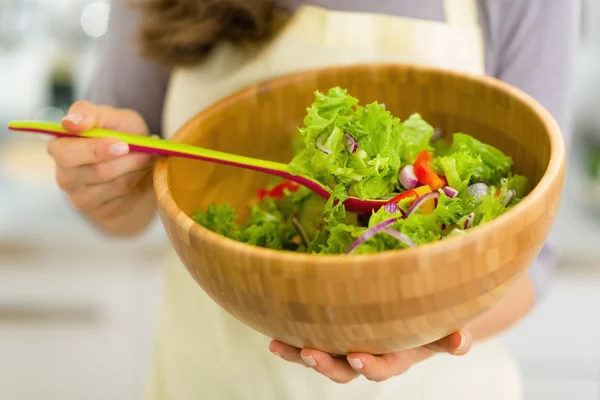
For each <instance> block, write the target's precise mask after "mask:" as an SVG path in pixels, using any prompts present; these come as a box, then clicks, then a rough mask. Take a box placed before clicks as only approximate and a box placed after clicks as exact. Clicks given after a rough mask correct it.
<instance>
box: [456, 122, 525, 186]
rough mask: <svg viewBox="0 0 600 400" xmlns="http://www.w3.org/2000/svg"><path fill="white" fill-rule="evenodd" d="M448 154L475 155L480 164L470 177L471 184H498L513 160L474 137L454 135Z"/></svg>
mask: <svg viewBox="0 0 600 400" xmlns="http://www.w3.org/2000/svg"><path fill="white" fill-rule="evenodd" d="M449 151H450V154H454V153H468V154H473V155H475V154H476V155H477V157H478V158H479V159H481V163H480V164H479V166H478V167H477V168H476V169H475V171H474V173H473V175H472V176H471V183H476V182H484V183H487V184H488V185H494V184H498V183H499V182H500V179H501V178H503V177H506V176H507V175H508V173H509V172H510V170H511V168H512V165H513V160H512V158H511V157H509V156H507V155H506V154H504V153H503V152H502V151H500V150H499V149H497V148H496V147H494V146H491V145H489V144H485V143H482V142H480V141H479V140H477V139H475V138H474V137H472V136H470V135H467V134H464V133H455V134H454V135H453V137H452V145H451V146H450V150H449Z"/></svg>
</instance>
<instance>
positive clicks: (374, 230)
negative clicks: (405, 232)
mask: <svg viewBox="0 0 600 400" xmlns="http://www.w3.org/2000/svg"><path fill="white" fill-rule="evenodd" d="M394 222H396V218H392V219H388V220H387V221H383V222H380V223H379V224H377V225H375V226H374V227H372V228H370V229H367V231H366V232H365V233H363V234H362V236H361V237H359V238H358V240H357V241H356V242H354V243H353V244H352V246H350V248H349V249H348V251H346V254H350V253H351V252H352V251H353V250H354V249H356V248H357V247H358V246H360V245H361V244H363V243H364V242H366V241H367V240H369V239H371V238H372V237H373V236H375V235H376V234H377V233H379V231H381V230H382V229H383V228H385V227H387V226H389V225H391V224H393V223H394Z"/></svg>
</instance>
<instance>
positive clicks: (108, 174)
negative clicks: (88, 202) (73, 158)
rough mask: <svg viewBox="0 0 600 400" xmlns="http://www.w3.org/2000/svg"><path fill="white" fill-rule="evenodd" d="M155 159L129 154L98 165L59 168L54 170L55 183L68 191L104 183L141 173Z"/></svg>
mask: <svg viewBox="0 0 600 400" xmlns="http://www.w3.org/2000/svg"><path fill="white" fill-rule="evenodd" d="M155 159H156V157H155V156H153V155H151V154H145V153H131V154H128V155H126V156H124V157H120V158H117V159H114V160H109V161H105V162H102V163H100V164H93V165H83V166H81V167H76V168H63V167H60V166H59V167H58V168H57V169H56V181H57V183H58V186H59V187H60V188H61V189H63V190H65V191H70V190H72V189H74V188H76V187H79V186H88V185H96V184H100V183H106V182H110V181H114V180H116V179H118V178H119V177H121V176H123V175H127V174H130V173H132V172H139V171H143V170H145V169H147V168H149V167H151V166H152V165H153V163H154V160H155Z"/></svg>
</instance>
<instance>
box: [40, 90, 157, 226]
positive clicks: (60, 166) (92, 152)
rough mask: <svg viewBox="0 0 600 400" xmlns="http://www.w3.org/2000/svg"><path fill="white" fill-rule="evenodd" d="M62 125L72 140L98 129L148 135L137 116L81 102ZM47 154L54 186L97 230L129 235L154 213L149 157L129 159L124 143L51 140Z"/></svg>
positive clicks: (113, 141) (126, 111) (136, 156)
mask: <svg viewBox="0 0 600 400" xmlns="http://www.w3.org/2000/svg"><path fill="white" fill-rule="evenodd" d="M62 125H63V127H64V128H65V129H66V130H67V131H69V132H71V133H75V134H79V133H83V132H85V131H87V130H89V129H91V128H94V127H98V128H105V129H111V130H117V131H121V132H127V133H132V134H137V135H148V127H147V125H146V123H145V122H144V119H143V118H142V116H141V115H140V114H138V113H136V112H134V111H131V110H118V109H114V108H110V107H106V106H98V105H95V104H92V103H89V102H86V101H80V102H77V103H75V104H73V106H71V108H70V109H69V112H68V114H67V116H66V117H65V118H64V119H63V121H62ZM48 153H49V154H50V155H51V156H52V157H53V158H54V160H55V161H56V181H57V183H58V186H59V187H60V188H61V189H62V190H63V191H64V192H66V193H67V194H68V196H69V199H70V200H71V202H72V203H73V205H74V206H75V207H76V208H77V209H78V210H80V211H81V212H83V213H84V214H86V215H87V216H88V217H89V218H90V219H92V221H94V222H95V223H96V224H97V225H99V226H100V227H101V228H103V229H105V230H107V231H109V232H111V233H114V234H124V235H132V234H136V233H139V232H141V231H142V230H143V229H144V228H145V227H146V226H147V225H148V224H149V223H150V222H151V220H152V218H153V217H154V214H155V213H154V212H155V207H156V204H155V202H154V193H153V191H152V173H151V172H152V166H153V163H154V157H153V156H152V155H150V154H144V153H129V147H128V145H127V144H126V143H124V142H119V141H117V140H114V139H88V138H85V139H81V138H58V139H53V140H52V141H50V143H49V144H48Z"/></svg>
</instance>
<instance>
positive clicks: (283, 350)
mask: <svg viewBox="0 0 600 400" xmlns="http://www.w3.org/2000/svg"><path fill="white" fill-rule="evenodd" d="M269 351H271V353H273V354H274V355H276V356H278V357H281V358H283V359H284V360H286V361H290V362H294V363H297V364H300V365H304V366H306V363H304V361H302V357H300V349H299V348H297V347H293V346H288V345H287V344H285V343H281V342H278V341H277V340H273V341H271V343H270V344H269Z"/></svg>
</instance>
